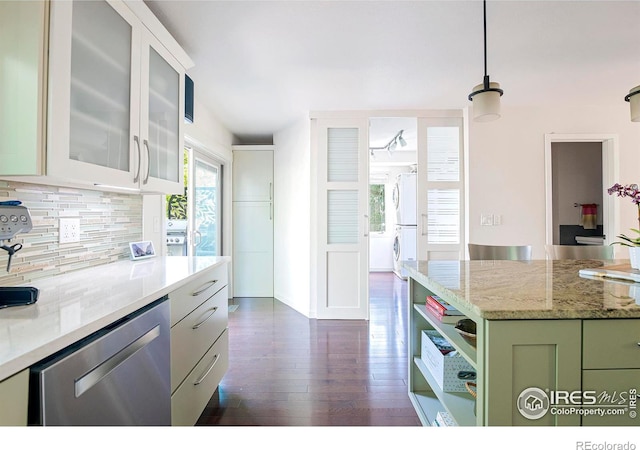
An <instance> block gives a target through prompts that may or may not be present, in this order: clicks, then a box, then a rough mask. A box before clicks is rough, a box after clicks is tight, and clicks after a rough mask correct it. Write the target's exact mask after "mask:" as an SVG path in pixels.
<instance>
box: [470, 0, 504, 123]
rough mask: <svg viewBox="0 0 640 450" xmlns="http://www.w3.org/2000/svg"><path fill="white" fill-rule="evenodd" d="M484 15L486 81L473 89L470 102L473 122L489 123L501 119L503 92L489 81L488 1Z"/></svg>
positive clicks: (483, 4) (485, 3) (485, 4)
mask: <svg viewBox="0 0 640 450" xmlns="http://www.w3.org/2000/svg"><path fill="white" fill-rule="evenodd" d="M482 8H483V13H484V80H483V82H482V84H479V85H477V86H475V87H474V88H473V92H471V94H469V100H470V101H472V102H473V120H475V121H476V122H489V121H491V120H496V119H498V118H500V97H502V94H503V91H502V89H500V84H499V83H495V82H490V81H489V75H487V0H483V2H482Z"/></svg>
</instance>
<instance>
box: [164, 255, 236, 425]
mask: <svg viewBox="0 0 640 450" xmlns="http://www.w3.org/2000/svg"><path fill="white" fill-rule="evenodd" d="M227 271H228V265H227V263H224V264H221V265H218V266H216V267H213V268H211V269H208V270H205V271H204V272H202V273H201V274H200V275H198V276H196V277H195V278H194V279H193V280H191V281H190V282H189V283H188V284H186V285H184V286H182V287H180V288H178V289H176V290H175V291H174V292H171V293H170V294H169V301H170V302H171V392H172V394H171V423H172V425H194V424H195V423H196V422H197V420H198V417H200V414H202V411H203V410H204V407H205V406H206V405H207V402H208V401H209V399H210V398H211V396H212V395H213V394H214V392H215V390H216V389H217V387H218V384H219V383H220V380H221V379H222V377H223V376H224V374H225V372H226V370H227V367H228V364H229V363H228V361H229V355H228V353H229V341H228V337H227V335H228V331H227V325H228V310H229V308H228V288H227V279H228V277H227Z"/></svg>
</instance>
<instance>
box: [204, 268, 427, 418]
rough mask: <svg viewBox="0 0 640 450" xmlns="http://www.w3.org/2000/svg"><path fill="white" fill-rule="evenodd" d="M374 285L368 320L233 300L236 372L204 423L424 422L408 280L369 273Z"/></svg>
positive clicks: (231, 365)
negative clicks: (416, 405) (416, 393)
mask: <svg viewBox="0 0 640 450" xmlns="http://www.w3.org/2000/svg"><path fill="white" fill-rule="evenodd" d="M369 290H370V320H369V321H350V320H349V321H342V320H315V319H308V318H307V317H305V316H303V315H302V314H300V313H298V312H296V311H295V310H293V309H292V308H290V307H288V306H286V305H284V304H283V303H281V302H279V301H277V300H274V299H264V298H253V299H250V298H244V299H234V301H233V304H236V305H238V307H237V309H236V310H235V311H234V312H230V313H229V353H230V356H229V360H230V361H229V370H228V371H227V373H226V375H225V376H224V378H223V379H222V382H221V384H220V387H219V388H218V390H217V391H216V393H215V394H214V396H213V397H212V398H211V400H210V401H209V404H208V405H207V407H206V409H205V410H204V412H203V413H202V416H201V417H200V419H199V421H198V423H197V425H223V426H231V425H249V426H252V425H253V426H256V425H264V426H286V425H290V426H332V425H344V426H369V425H370V426H393V425H395V426H414V425H420V422H419V420H418V417H417V416H416V413H415V411H414V410H413V407H412V406H411V402H410V401H409V398H408V396H407V323H406V321H407V309H406V308H407V301H406V295H407V291H406V290H407V283H406V281H402V280H400V279H399V278H398V277H396V276H395V275H394V274H392V273H372V274H371V275H370V288H369Z"/></svg>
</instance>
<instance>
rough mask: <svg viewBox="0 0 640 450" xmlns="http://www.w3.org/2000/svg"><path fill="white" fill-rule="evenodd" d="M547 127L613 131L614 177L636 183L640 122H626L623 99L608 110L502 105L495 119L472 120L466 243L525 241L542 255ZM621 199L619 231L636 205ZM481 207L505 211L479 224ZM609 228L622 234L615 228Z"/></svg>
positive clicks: (632, 220)
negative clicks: (496, 221)
mask: <svg viewBox="0 0 640 450" xmlns="http://www.w3.org/2000/svg"><path fill="white" fill-rule="evenodd" d="M546 133H560V134H574V133H575V134H577V133H589V134H593V133H601V134H617V135H618V136H619V154H620V160H619V172H618V173H619V180H618V182H620V183H622V184H627V183H637V182H640V126H638V124H636V123H632V122H630V120H629V111H628V104H626V103H624V102H621V105H620V106H619V107H610V108H596V107H593V108H584V107H583V108H567V107H557V106H556V107H553V108H507V107H503V110H502V117H501V118H500V119H499V120H497V121H494V122H487V123H476V122H473V121H470V123H469V141H470V143H469V211H470V214H469V217H468V220H469V242H473V243H480V244H494V245H511V244H513V245H517V244H530V245H532V246H533V258H537V259H543V258H544V257H545V253H544V244H545V172H544V169H545V160H544V157H545V149H544V135H545V134H546ZM607 187H608V186H605V189H606V188H607ZM620 201H621V202H622V204H621V205H620V207H619V211H620V220H619V224H620V229H621V230H623V231H624V230H627V229H629V228H631V227H635V226H637V225H638V222H637V209H636V208H635V207H634V205H632V204H631V202H630V201H629V200H628V199H620ZM482 213H492V214H500V215H502V225H499V226H481V225H480V215H481V214H482ZM614 232H615V234H619V233H620V230H614ZM625 253H626V252H625ZM620 257H626V254H624V255H622V254H621V255H620Z"/></svg>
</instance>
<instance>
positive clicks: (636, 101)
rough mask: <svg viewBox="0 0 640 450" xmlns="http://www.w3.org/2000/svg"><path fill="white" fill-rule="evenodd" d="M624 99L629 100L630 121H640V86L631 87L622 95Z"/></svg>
mask: <svg viewBox="0 0 640 450" xmlns="http://www.w3.org/2000/svg"><path fill="white" fill-rule="evenodd" d="M624 100H625V101H627V102H629V107H630V109H631V121H632V122H640V86H636V87H634V88H633V89H631V90H630V91H629V94H628V95H627V96H625V97H624Z"/></svg>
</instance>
